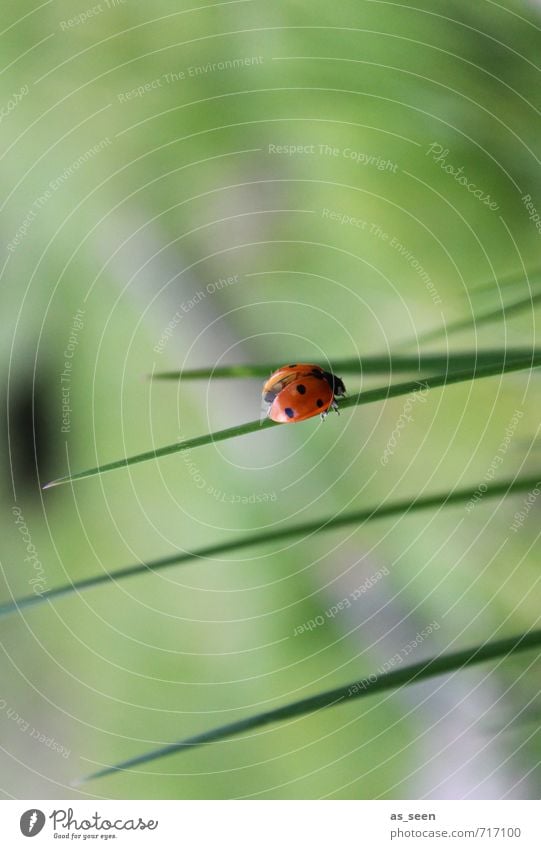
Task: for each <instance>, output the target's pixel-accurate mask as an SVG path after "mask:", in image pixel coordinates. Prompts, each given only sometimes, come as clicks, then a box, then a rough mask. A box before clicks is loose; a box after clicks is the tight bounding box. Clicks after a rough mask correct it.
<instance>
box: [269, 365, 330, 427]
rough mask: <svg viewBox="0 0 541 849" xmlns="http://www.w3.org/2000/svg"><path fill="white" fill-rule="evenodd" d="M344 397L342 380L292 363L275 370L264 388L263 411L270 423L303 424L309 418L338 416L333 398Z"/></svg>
mask: <svg viewBox="0 0 541 849" xmlns="http://www.w3.org/2000/svg"><path fill="white" fill-rule="evenodd" d="M345 394H346V387H345V386H344V384H343V382H342V380H341V379H340V378H339V377H337V376H336V375H335V374H332V372H330V371H324V369H322V368H321V366H316V365H313V364H312V363H291V365H288V366H281V368H279V369H276V371H274V372H273V373H272V374H271V376H270V377H269V379H268V380H267V381H265V384H264V385H263V393H262V398H263V409H264V413H265V415H266V416H268V418H270V419H272V421H273V422H282V423H287V422H303V421H304V420H305V419H311V418H312V416H317V415H321V418H322V419H324V418H325V416H326V415H327V414H328V412H329V410H331V409H332V410H336V412H338V404H337V403H336V401H335V398H339V397H340V396H341V395H345Z"/></svg>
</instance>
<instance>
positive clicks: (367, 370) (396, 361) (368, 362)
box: [150, 348, 541, 381]
mask: <svg viewBox="0 0 541 849" xmlns="http://www.w3.org/2000/svg"><path fill="white" fill-rule="evenodd" d="M533 353H534V354H535V353H541V352H539V351H534V352H533ZM531 354H532V350H531V349H526V348H509V349H507V350H505V349H504V348H496V349H492V350H491V349H485V350H482V351H459V352H458V353H455V354H450V353H449V354H419V355H414V356H411V355H407V354H402V355H400V354H388V355H387V356H367V357H363V358H362V360H359V359H358V358H357V359H342V360H335V361H333V363H332V367H331V366H329V368H330V370H331V371H333V372H334V374H338V375H340V376H341V377H342V376H343V375H348V374H388V373H391V372H408V371H413V372H427V371H440V372H441V371H453V370H455V369H465V368H475V367H476V366H481V365H490V364H495V363H500V364H501V365H503V364H504V363H505V362H509V361H510V360H513V359H516V358H517V357H518V358H521V357H528V356H531ZM299 360H301V361H303V360H302V359H301V358H300V357H299ZM275 368H276V363H263V364H261V363H260V364H258V365H233V366H217V367H215V368H198V369H186V370H185V371H158V372H154V374H152V375H150V377H151V379H152V380H176V381H178V380H181V379H182V380H205V379H207V378H212V380H215V379H222V378H231V377H233V378H236V377H238V378H241V377H253V378H265V377H268V376H269V374H271V373H272V372H273V371H274V370H275Z"/></svg>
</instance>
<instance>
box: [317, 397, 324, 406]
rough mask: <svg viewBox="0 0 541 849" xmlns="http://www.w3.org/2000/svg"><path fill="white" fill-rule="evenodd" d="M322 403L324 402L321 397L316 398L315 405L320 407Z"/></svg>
mask: <svg viewBox="0 0 541 849" xmlns="http://www.w3.org/2000/svg"><path fill="white" fill-rule="evenodd" d="M323 403H324V402H323V401H322V400H321V398H318V399H317V401H316V405H317V406H318V407H322V406H323Z"/></svg>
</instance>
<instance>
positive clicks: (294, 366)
mask: <svg viewBox="0 0 541 849" xmlns="http://www.w3.org/2000/svg"><path fill="white" fill-rule="evenodd" d="M287 368H297V363H290V364H289V365H288V366H287Z"/></svg>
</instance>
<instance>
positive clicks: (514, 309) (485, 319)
mask: <svg viewBox="0 0 541 849" xmlns="http://www.w3.org/2000/svg"><path fill="white" fill-rule="evenodd" d="M540 301H541V292H536V293H535V294H534V293H532V294H530V295H528V296H527V297H524V298H518V299H517V300H516V301H512V302H511V303H510V304H507V305H505V306H503V307H496V308H495V309H491V310H486V311H484V312H479V313H478V314H477V315H475V316H471V318H464V319H458V320H457V321H451V322H449V324H445V325H444V326H443V327H438V328H436V330H428V331H427V332H426V333H420V334H419V335H418V336H416V337H415V339H411V340H408V341H407V342H402V343H401V345H418V344H419V343H425V342H431V341H433V340H434V339H441V337H442V336H443V337H445V336H450V335H451V334H452V333H458V332H459V331H460V330H468V329H469V328H472V327H479V325H481V324H489V323H490V322H492V321H496V320H497V319H499V318H508V317H509V316H511V315H516V314H517V313H520V312H523V311H524V310H526V309H529V308H531V307H533V306H534V305H535V304H537V303H539V302H540Z"/></svg>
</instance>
